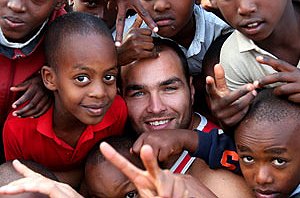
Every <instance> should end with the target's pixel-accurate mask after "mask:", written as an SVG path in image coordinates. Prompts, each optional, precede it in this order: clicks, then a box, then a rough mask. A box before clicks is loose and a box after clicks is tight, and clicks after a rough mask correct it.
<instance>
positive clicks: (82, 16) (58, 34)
mask: <svg viewBox="0 0 300 198" xmlns="http://www.w3.org/2000/svg"><path fill="white" fill-rule="evenodd" d="M90 34H97V35H99V36H102V37H107V38H108V39H111V40H112V41H113V38H112V35H111V32H110V30H109V29H108V27H107V25H106V24H105V23H104V22H103V21H102V20H101V19H99V18H98V17H96V16H93V15H91V14H87V13H81V12H71V13H68V14H65V15H62V16H60V17H58V18H57V19H56V20H55V21H54V22H53V23H51V24H50V26H49V28H48V30H47V32H46V36H45V54H46V61H47V64H48V66H51V67H54V68H56V67H57V64H58V62H57V60H58V59H59V57H60V56H64V52H63V51H62V47H63V46H64V40H66V39H67V38H68V37H70V36H72V35H83V36H87V35H90Z"/></svg>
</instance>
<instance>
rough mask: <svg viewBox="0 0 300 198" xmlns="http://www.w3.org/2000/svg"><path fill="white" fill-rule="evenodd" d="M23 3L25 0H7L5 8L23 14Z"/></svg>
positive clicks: (24, 7) (24, 8)
mask: <svg viewBox="0 0 300 198" xmlns="http://www.w3.org/2000/svg"><path fill="white" fill-rule="evenodd" d="M25 2H26V0H8V1H7V7H8V8H9V9H11V10H13V11H14V12H25V11H26V6H25Z"/></svg>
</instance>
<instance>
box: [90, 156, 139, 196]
mask: <svg viewBox="0 0 300 198" xmlns="http://www.w3.org/2000/svg"><path fill="white" fill-rule="evenodd" d="M85 182H86V185H87V188H88V193H89V196H90V197H92V198H100V197H110V198H137V197H139V196H138V191H137V189H136V187H135V186H134V184H133V183H132V182H131V181H129V179H128V178H127V177H126V176H125V175H124V174H123V173H121V172H120V171H119V170H118V169H117V168H115V166H113V165H112V164H111V163H110V162H108V161H104V162H102V163H100V164H97V165H90V164H89V165H87V166H86V168H85Z"/></svg>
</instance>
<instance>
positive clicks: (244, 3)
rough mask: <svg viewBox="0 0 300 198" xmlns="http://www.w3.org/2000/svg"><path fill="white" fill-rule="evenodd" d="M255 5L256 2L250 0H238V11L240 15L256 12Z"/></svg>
mask: <svg viewBox="0 0 300 198" xmlns="http://www.w3.org/2000/svg"><path fill="white" fill-rule="evenodd" d="M256 9H257V6H256V3H255V2H253V1H252V0H250V1H249V0H240V3H239V8H238V13H239V14H240V15H246V16H247V15H249V14H251V13H253V12H256Z"/></svg>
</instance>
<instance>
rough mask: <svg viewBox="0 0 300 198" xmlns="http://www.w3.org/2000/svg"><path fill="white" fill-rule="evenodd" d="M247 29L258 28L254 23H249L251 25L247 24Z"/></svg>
mask: <svg viewBox="0 0 300 198" xmlns="http://www.w3.org/2000/svg"><path fill="white" fill-rule="evenodd" d="M247 26H248V27H249V28H253V27H256V26H258V23H257V22H256V23H251V24H248V25H247Z"/></svg>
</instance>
